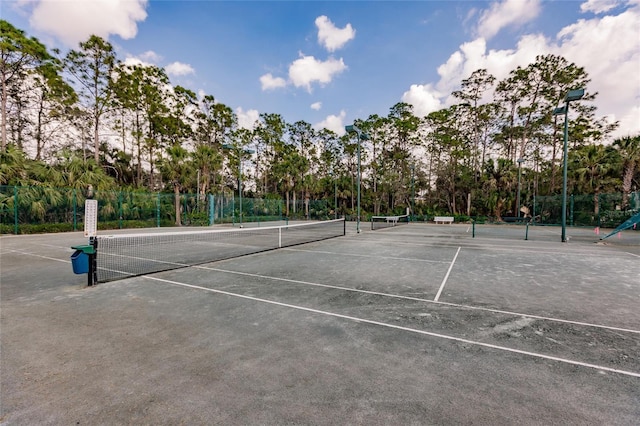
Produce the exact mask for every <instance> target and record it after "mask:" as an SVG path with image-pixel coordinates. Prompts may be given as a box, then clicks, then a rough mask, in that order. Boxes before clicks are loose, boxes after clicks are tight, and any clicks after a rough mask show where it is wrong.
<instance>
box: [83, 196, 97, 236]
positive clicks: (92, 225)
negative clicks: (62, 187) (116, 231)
mask: <svg viewBox="0 0 640 426" xmlns="http://www.w3.org/2000/svg"><path fill="white" fill-rule="evenodd" d="M97 235H98V200H86V201H85V202H84V236H85V237H95V236H97Z"/></svg>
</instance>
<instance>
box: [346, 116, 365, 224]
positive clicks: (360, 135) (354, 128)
mask: <svg viewBox="0 0 640 426" xmlns="http://www.w3.org/2000/svg"><path fill="white" fill-rule="evenodd" d="M344 129H345V130H346V131H347V133H356V134H357V135H358V214H357V217H356V232H357V233H358V234H359V233H360V180H361V174H360V141H367V140H369V135H368V134H366V133H363V132H362V131H361V130H360V129H359V128H358V127H357V126H356V125H355V124H350V125H348V126H345V127H344Z"/></svg>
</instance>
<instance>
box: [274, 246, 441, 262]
mask: <svg viewBox="0 0 640 426" xmlns="http://www.w3.org/2000/svg"><path fill="white" fill-rule="evenodd" d="M282 250H287V251H302V252H306V253H322V254H332V255H335V256H340V257H344V256H352V257H369V258H374V259H393V260H406V261H410V262H428V263H448V262H447V261H445V260H431V259H416V258H415V257H395V256H374V255H372V254H357V253H337V252H334V251H322V250H304V249H296V248H289V247H283V248H282Z"/></svg>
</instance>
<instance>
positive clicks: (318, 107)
mask: <svg viewBox="0 0 640 426" xmlns="http://www.w3.org/2000/svg"><path fill="white" fill-rule="evenodd" d="M311 109H313V110H315V111H320V110H321V109H322V102H314V103H312V104H311Z"/></svg>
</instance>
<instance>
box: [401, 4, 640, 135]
mask: <svg viewBox="0 0 640 426" xmlns="http://www.w3.org/2000/svg"><path fill="white" fill-rule="evenodd" d="M634 4H637V5H640V3H638V2H637V1H636V2H635V3H634ZM638 22H640V7H629V8H628V9H627V10H626V11H623V12H621V13H619V14H618V15H609V16H604V17H595V18H593V19H581V20H579V21H578V22H576V23H574V24H572V25H569V26H567V27H565V28H563V29H562V30H561V31H560V32H559V33H558V34H557V37H556V38H555V39H548V38H545V37H544V36H543V35H540V34H529V35H526V36H523V37H521V38H520V40H518V43H517V45H516V47H515V48H514V49H504V50H487V45H486V42H485V40H484V39H482V38H479V39H476V40H474V41H471V42H468V43H464V44H463V45H461V46H460V49H459V50H458V51H456V52H454V53H453V54H452V55H451V56H450V57H449V59H448V60H447V62H446V63H444V64H442V65H441V66H440V67H439V68H438V73H439V75H440V80H439V81H438V82H437V83H435V84H433V83H429V84H421V85H418V84H414V85H412V86H411V87H410V89H409V90H408V91H407V92H405V93H404V94H403V97H402V100H403V101H405V102H408V103H411V104H412V105H414V108H415V112H416V114H417V115H419V116H422V115H424V114H425V113H428V112H431V111H433V110H436V109H439V105H442V106H446V105H450V104H452V103H454V102H456V101H455V99H453V98H452V97H450V93H451V92H452V91H453V90H457V89H459V84H460V82H461V81H462V80H463V79H465V78H468V77H469V76H470V75H471V73H472V72H473V71H475V70H478V69H481V68H486V69H487V71H488V72H489V73H490V74H492V75H494V76H495V77H496V78H497V79H498V80H501V79H504V78H505V77H507V75H508V73H509V72H510V71H511V70H514V69H515V68H516V67H517V66H523V67H525V66H527V65H529V64H531V63H533V62H534V61H535V58H536V56H537V55H545V54H554V55H558V56H562V57H564V58H566V59H567V60H568V61H569V62H573V63H575V64H576V65H577V66H580V67H584V69H585V70H586V72H587V73H588V74H589V78H590V79H591V82H590V83H589V86H588V87H587V90H588V91H589V92H591V93H594V92H598V96H597V98H596V101H595V105H596V106H597V107H598V110H597V112H596V113H597V114H599V115H601V116H607V117H611V118H612V120H614V121H615V120H619V121H620V128H619V129H618V130H617V131H616V132H615V133H614V134H613V135H612V136H613V137H618V136H624V135H628V134H637V133H638V131H639V128H640V79H638V74H639V73H640V39H638V27H637V23H638ZM594 52H597V54H594ZM439 103H440V104H439Z"/></svg>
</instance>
